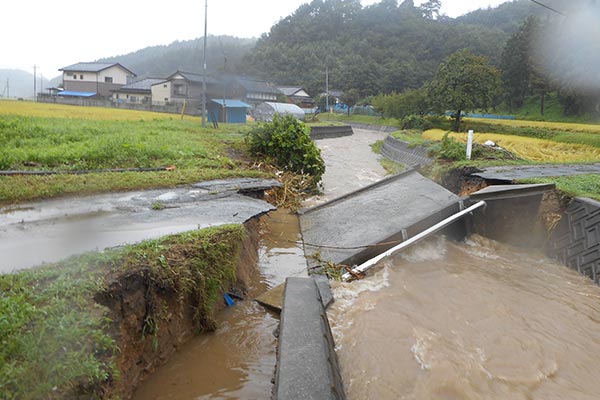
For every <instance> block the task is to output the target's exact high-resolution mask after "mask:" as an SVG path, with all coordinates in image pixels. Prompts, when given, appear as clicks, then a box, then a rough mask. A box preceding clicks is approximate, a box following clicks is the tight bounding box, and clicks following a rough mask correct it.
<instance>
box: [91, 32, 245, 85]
mask: <svg viewBox="0 0 600 400" xmlns="http://www.w3.org/2000/svg"><path fill="white" fill-rule="evenodd" d="M255 44H256V39H241V38H236V37H231V36H210V35H209V36H208V40H207V52H206V56H207V63H206V64H207V68H208V70H209V72H211V73H214V72H219V71H223V70H224V69H225V68H226V69H227V72H228V73H232V72H234V73H235V72H239V67H240V65H241V64H242V58H243V57H244V56H245V55H246V54H248V53H249V52H250V51H252V49H253V47H254V45H255ZM203 51H204V43H203V40H202V38H198V39H194V40H186V41H182V42H174V43H171V44H169V45H167V46H152V47H146V48H144V49H141V50H138V51H136V52H134V53H129V54H125V55H120V56H115V57H111V58H104V59H101V60H99V61H103V62H119V63H121V64H123V65H125V66H126V67H127V68H129V69H131V70H132V71H134V72H135V73H136V74H137V75H138V76H144V77H149V76H152V77H166V76H168V75H170V74H172V73H173V72H175V71H177V70H182V71H188V72H201V71H202V64H203V54H204V53H203ZM225 59H227V62H225Z"/></svg>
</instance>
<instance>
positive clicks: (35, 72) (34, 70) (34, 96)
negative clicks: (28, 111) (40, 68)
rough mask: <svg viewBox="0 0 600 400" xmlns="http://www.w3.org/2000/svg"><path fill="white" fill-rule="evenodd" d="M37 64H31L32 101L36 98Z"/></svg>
mask: <svg viewBox="0 0 600 400" xmlns="http://www.w3.org/2000/svg"><path fill="white" fill-rule="evenodd" d="M36 75H37V65H35V64H33V101H36V99H37V76H36Z"/></svg>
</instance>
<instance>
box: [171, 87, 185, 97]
mask: <svg viewBox="0 0 600 400" xmlns="http://www.w3.org/2000/svg"><path fill="white" fill-rule="evenodd" d="M173 91H174V92H175V94H176V95H178V96H187V85H175V86H174V87H173Z"/></svg>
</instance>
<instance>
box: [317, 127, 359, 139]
mask: <svg viewBox="0 0 600 400" xmlns="http://www.w3.org/2000/svg"><path fill="white" fill-rule="evenodd" d="M352 135H354V131H353V130H352V127H351V126H350V125H332V126H313V127H312V128H311V130H310V137H311V138H313V140H320V139H331V138H338V137H343V136H352Z"/></svg>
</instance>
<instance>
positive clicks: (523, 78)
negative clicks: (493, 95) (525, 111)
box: [501, 18, 534, 111]
mask: <svg viewBox="0 0 600 400" xmlns="http://www.w3.org/2000/svg"><path fill="white" fill-rule="evenodd" d="M533 27H534V20H533V19H532V18H528V19H527V20H526V21H525V23H524V24H523V25H522V26H521V28H520V29H519V30H518V31H517V32H515V34H513V35H512V36H511V37H510V38H509V39H508V40H507V41H506V45H505V46H504V51H503V52H502V61H501V69H502V87H503V89H504V96H505V98H506V102H507V103H508V106H509V108H510V110H511V111H512V110H513V109H515V108H519V107H521V106H523V102H524V101H525V98H526V97H527V96H528V95H529V92H530V86H531V75H532V70H531V69H532V68H531V61H530V55H531V47H530V46H531V39H532V31H533Z"/></svg>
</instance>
